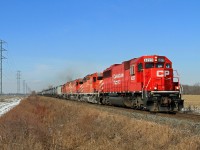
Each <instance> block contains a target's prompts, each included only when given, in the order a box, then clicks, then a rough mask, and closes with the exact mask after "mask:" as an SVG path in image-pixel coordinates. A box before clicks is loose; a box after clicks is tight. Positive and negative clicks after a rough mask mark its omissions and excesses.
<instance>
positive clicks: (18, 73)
mask: <svg viewBox="0 0 200 150" xmlns="http://www.w3.org/2000/svg"><path fill="white" fill-rule="evenodd" d="M20 78H21V71H17V94H19V93H20Z"/></svg>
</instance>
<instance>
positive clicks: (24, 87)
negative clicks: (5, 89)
mask: <svg viewBox="0 0 200 150" xmlns="http://www.w3.org/2000/svg"><path fill="white" fill-rule="evenodd" d="M23 94H24V95H25V94H26V93H25V80H23Z"/></svg>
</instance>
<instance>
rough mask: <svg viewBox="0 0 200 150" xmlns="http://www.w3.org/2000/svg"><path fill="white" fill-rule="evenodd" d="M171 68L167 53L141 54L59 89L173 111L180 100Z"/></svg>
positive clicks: (85, 97)
mask: <svg viewBox="0 0 200 150" xmlns="http://www.w3.org/2000/svg"><path fill="white" fill-rule="evenodd" d="M174 72H175V71H174V70H173V68H172V62H171V61H170V60H169V59H168V58H167V57H165V56H157V55H153V56H142V57H138V58H133V59H131V60H128V61H124V62H123V63H121V64H114V65H112V66H110V67H109V68H107V69H106V70H104V71H103V73H93V74H90V75H87V76H86V77H84V78H83V79H77V80H74V81H70V82H67V83H66V84H64V85H63V86H62V88H61V89H62V91H61V93H62V96H63V97H64V98H67V99H74V100H79V101H87V102H92V103H99V104H107V105H118V106H125V107H131V108H136V109H145V110H149V111H153V112H176V111H180V110H181V109H182V108H183V100H182V99H181V92H182V91H181V86H180V83H179V77H178V76H177V77H175V76H174ZM45 91H46V93H49V90H45ZM45 91H43V94H45ZM54 94H56V93H53V95H54Z"/></svg>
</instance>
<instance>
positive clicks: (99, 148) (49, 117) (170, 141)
mask: <svg viewBox="0 0 200 150" xmlns="http://www.w3.org/2000/svg"><path fill="white" fill-rule="evenodd" d="M90 106H91V105H84V104H83V103H74V102H72V101H63V100H58V99H54V98H45V97H36V96H32V97H29V98H28V99H27V100H23V101H22V102H21V104H20V105H18V106H17V107H15V108H14V109H13V110H12V111H10V112H8V113H7V114H5V115H4V116H2V117H1V118H0V149H2V150H7V149H15V150H18V149H19V150H21V149H31V150H44V149H48V150H65V149H66V150H74V149H77V150H108V149H115V150H125V149H126V150H134V149H137V150H142V149H148V150H155V149H163V150H167V149H182V150H185V149H186V150H187V149H188V150H190V149H192V150H197V149H200V136H199V135H194V134H192V133H190V132H186V131H181V130H177V129H173V128H171V127H169V126H167V125H160V124H157V123H154V122H148V121H145V120H137V119H134V118H130V117H127V116H124V115H122V114H121V115H120V114H115V113H112V112H107V111H102V110H100V109H97V108H94V107H90Z"/></svg>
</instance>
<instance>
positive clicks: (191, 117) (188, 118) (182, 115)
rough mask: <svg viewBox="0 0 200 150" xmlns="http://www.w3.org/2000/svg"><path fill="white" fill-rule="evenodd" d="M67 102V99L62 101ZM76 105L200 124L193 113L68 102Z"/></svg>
mask: <svg viewBox="0 0 200 150" xmlns="http://www.w3.org/2000/svg"><path fill="white" fill-rule="evenodd" d="M62 100H66V99H62ZM67 101H71V102H74V103H79V104H80V103H82V104H83V105H90V106H92V107H96V108H100V109H103V110H105V109H104V108H107V111H111V112H112V111H114V112H115V113H120V114H121V113H122V114H126V115H128V116H131V115H134V113H137V114H141V115H148V116H152V117H166V118H172V119H178V120H186V121H193V122H196V123H197V122H200V114H192V113H179V112H178V113H176V114H169V113H151V112H149V111H142V110H135V109H131V108H124V107H116V106H109V105H97V104H93V103H87V102H82V101H74V100H67Z"/></svg>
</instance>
